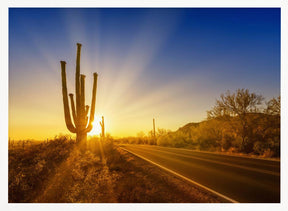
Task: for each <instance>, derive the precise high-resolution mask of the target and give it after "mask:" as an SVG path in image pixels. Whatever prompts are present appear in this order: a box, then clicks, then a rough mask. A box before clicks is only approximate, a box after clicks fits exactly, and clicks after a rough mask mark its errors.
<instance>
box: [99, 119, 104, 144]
mask: <svg viewBox="0 0 288 211" xmlns="http://www.w3.org/2000/svg"><path fill="white" fill-rule="evenodd" d="M99 123H100V126H101V138H102V139H104V138H105V124H104V116H102V122H99Z"/></svg>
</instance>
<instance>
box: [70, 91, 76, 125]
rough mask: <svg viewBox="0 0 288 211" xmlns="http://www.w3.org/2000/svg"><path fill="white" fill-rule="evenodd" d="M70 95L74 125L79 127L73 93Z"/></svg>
mask: <svg viewBox="0 0 288 211" xmlns="http://www.w3.org/2000/svg"><path fill="white" fill-rule="evenodd" d="M69 97H70V103H71V110H72V116H73V120H74V125H75V127H76V128H77V126H78V120H77V116H76V110H75V104H74V98H73V94H69Z"/></svg>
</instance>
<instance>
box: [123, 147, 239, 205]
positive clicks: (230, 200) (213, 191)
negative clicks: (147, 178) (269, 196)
mask: <svg viewBox="0 0 288 211" xmlns="http://www.w3.org/2000/svg"><path fill="white" fill-rule="evenodd" d="M120 148H121V149H123V150H125V151H127V152H129V153H131V154H133V155H135V156H137V157H139V158H141V159H143V160H146V161H148V162H149V163H152V164H154V165H155V166H158V167H159V168H162V169H164V170H165V171H168V172H170V173H172V174H174V175H176V176H178V177H180V178H182V179H184V180H187V181H188V182H190V183H192V184H194V185H197V186H199V187H201V188H203V189H205V190H207V191H209V192H211V193H213V194H215V195H217V196H219V197H221V198H223V199H226V200H227V201H229V202H232V203H239V202H238V201H236V200H234V199H231V198H229V197H228V196H224V195H223V194H221V193H218V192H217V191H215V190H212V189H210V188H208V187H206V186H204V185H201V184H199V183H198V182H195V181H193V180H191V179H189V178H187V177H185V176H183V175H181V174H179V173H177V172H175V171H173V170H171V169H168V168H166V167H164V166H161V165H160V164H158V163H155V162H154V161H152V160H149V159H147V158H145V157H143V156H141V155H138V154H136V153H134V152H131V151H130V150H127V149H125V148H123V147H120Z"/></svg>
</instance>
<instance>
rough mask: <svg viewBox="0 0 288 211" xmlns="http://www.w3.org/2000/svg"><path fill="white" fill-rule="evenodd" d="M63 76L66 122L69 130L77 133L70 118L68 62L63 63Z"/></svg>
mask: <svg viewBox="0 0 288 211" xmlns="http://www.w3.org/2000/svg"><path fill="white" fill-rule="evenodd" d="M61 76H62V95H63V105H64V115H65V122H66V126H67V128H68V130H69V131H70V132H71V133H76V128H75V127H74V125H73V123H72V121H71V117H70V109H69V103H68V94H67V85H66V84H67V83H66V62H65V61H61Z"/></svg>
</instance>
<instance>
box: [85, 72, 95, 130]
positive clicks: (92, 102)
mask: <svg viewBox="0 0 288 211" xmlns="http://www.w3.org/2000/svg"><path fill="white" fill-rule="evenodd" d="M93 77H94V81H93V91H92V101H91V110H90V119H89V124H88V126H87V128H86V129H85V132H87V133H88V132H90V131H91V130H92V127H93V125H92V123H93V121H94V114H95V102H96V91H97V77H98V74H97V73H94V74H93Z"/></svg>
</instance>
